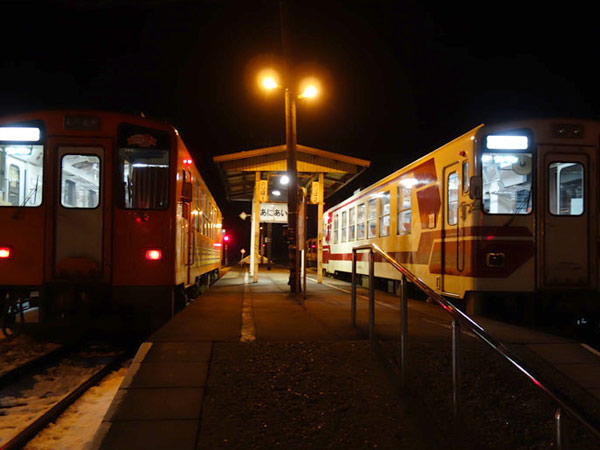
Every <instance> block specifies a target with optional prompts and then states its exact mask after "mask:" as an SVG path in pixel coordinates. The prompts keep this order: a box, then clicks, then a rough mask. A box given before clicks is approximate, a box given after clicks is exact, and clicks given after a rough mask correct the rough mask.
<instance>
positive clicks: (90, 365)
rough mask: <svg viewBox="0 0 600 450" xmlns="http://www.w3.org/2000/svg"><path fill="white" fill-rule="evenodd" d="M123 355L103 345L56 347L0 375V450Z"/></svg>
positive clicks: (19, 441)
mask: <svg viewBox="0 0 600 450" xmlns="http://www.w3.org/2000/svg"><path fill="white" fill-rule="evenodd" d="M125 357H126V353H125V352H120V351H118V352H116V351H114V350H111V349H109V348H106V347H78V348H66V347H60V348H58V349H55V350H53V351H51V352H50V353H49V354H46V355H43V356H40V357H37V358H34V359H33V360H31V361H28V362H26V363H25V364H22V365H20V366H18V367H16V368H15V369H13V370H11V371H10V372H7V373H5V374H4V375H2V377H0V450H12V449H20V448H23V447H24V446H25V445H26V444H27V442H28V441H30V440H31V439H32V438H34V437H35V436H36V435H37V434H38V433H40V432H41V431H42V430H43V429H44V428H45V427H46V426H47V425H48V424H49V423H51V422H53V421H55V420H56V419H57V418H58V417H59V416H60V415H61V414H62V413H63V412H64V411H65V410H66V409H67V408H68V407H69V406H70V405H71V404H73V403H74V402H75V401H76V400H77V399H78V398H80V397H81V396H82V395H83V394H84V393H85V392H86V391H87V390H88V389H90V388H91V387H93V386H95V385H96V384H97V383H99V382H100V380H102V379H103V378H104V377H105V376H106V375H108V374H109V373H110V372H112V371H113V370H115V369H116V368H117V367H118V366H119V365H120V363H121V362H122V361H123V360H124V358H125Z"/></svg>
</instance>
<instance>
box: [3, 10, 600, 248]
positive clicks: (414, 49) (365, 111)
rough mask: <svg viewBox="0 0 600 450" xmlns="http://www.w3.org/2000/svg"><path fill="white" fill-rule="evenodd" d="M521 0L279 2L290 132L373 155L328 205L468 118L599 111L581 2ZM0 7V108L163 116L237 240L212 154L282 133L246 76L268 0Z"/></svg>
mask: <svg viewBox="0 0 600 450" xmlns="http://www.w3.org/2000/svg"><path fill="white" fill-rule="evenodd" d="M532 3H535V4H534V5H529V2H519V3H517V2H514V3H512V2H490V3H484V4H482V3H479V5H480V6H479V7H478V8H474V7H473V6H471V5H469V4H467V3H464V4H461V3H460V2H445V3H444V4H443V6H440V5H437V4H436V3H430V2H423V1H394V2H392V1H375V0H371V1H320V2H313V1H289V2H288V6H287V11H288V16H289V22H288V23H287V27H286V30H287V32H288V35H289V37H290V43H291V49H292V52H291V53H292V54H291V56H292V63H293V67H294V68H295V70H296V71H297V73H303V72H305V71H307V72H313V73H316V74H317V75H318V76H319V77H320V79H322V80H323V83H324V86H323V93H324V95H323V96H322V97H321V98H320V99H319V101H318V102H315V103H311V104H310V105H309V104H303V103H299V104H298V142H299V143H300V144H304V145H308V146H311V147H316V148H320V149H323V150H329V151H334V152H340V153H343V154H346V155H352V156H357V157H360V158H364V159H368V160H370V161H371V162H372V164H371V168H370V169H369V170H368V171H367V173H365V174H364V175H363V176H361V177H360V179H358V180H356V181H355V182H354V183H353V184H352V186H349V187H348V188H347V189H345V190H344V191H342V192H340V193H339V195H337V196H336V197H335V198H332V199H331V201H330V202H329V204H328V206H331V205H332V204H333V203H336V202H337V201H340V200H341V199H342V198H343V197H344V196H347V195H348V194H350V193H351V192H352V191H354V190H355V189H357V188H359V187H366V186H368V185H369V184H371V183H373V182H374V181H376V180H378V179H379V178H381V177H383V176H385V175H387V174H389V173H391V172H393V171H395V170H397V169H398V168H400V167H402V166H403V165H405V164H407V163H409V162H410V161H412V160H414V159H416V158H417V157H420V156H422V155H424V154H425V153H427V152H429V151H431V150H433V149H435V148H436V147H437V146H439V145H442V144H443V143H445V142H447V141H449V140H451V139H453V138H455V137H457V136H459V135H461V134H463V133H465V132H467V131H468V130H470V129H471V128H473V127H475V126H477V125H479V124H480V123H490V122H496V121H501V120H513V119H519V118H524V117H532V116H533V117H548V116H561V117H585V118H598V115H599V113H600V103H599V94H598V89H597V83H598V78H599V77H598V75H599V73H598V72H599V70H598V53H599V52H598V43H599V39H598V37H599V36H598V34H599V33H598V25H597V21H598V20H597V17H596V16H597V15H596V13H595V11H594V10H593V9H592V8H593V6H592V5H593V4H592V3H588V4H585V3H578V2H559V3H553V4H550V3H538V2H532ZM586 5H589V6H586ZM0 7H1V9H0V11H2V21H1V25H0V29H1V33H2V34H1V35H2V41H3V45H2V51H1V55H2V56H1V60H0V114H2V115H4V114H12V113H15V112H22V111H28V110H33V109H47V108H61V107H69V108H70V107H82V108H99V109H111V110H119V111H125V112H143V113H144V114H146V115H147V116H149V117H155V118H159V119H164V120H166V121H168V122H170V123H171V124H173V125H174V126H175V127H176V128H177V129H178V130H179V131H180V133H181V136H182V137H183V139H184V141H185V142H186V144H187V145H188V147H189V149H190V151H191V152H192V154H193V155H194V158H195V160H196V163H197V164H198V165H199V167H200V169H201V172H202V174H203V176H204V178H205V179H206V181H207V183H208V184H209V186H211V190H212V191H213V194H214V195H215V197H216V198H217V200H218V202H219V204H220V206H221V209H222V210H223V212H224V227H225V228H227V229H228V230H231V235H232V241H233V243H232V245H231V247H232V249H231V253H230V254H231V255H237V254H239V253H238V252H239V248H241V247H242V246H244V247H245V248H246V249H248V245H249V223H248V221H247V222H245V223H244V222H242V221H241V220H240V219H239V218H238V217H237V215H238V214H239V212H241V211H242V210H246V211H247V212H249V211H250V209H249V205H247V204H234V203H228V202H227V201H226V199H225V195H224V194H225V193H224V188H223V182H222V180H221V179H220V178H219V176H218V173H217V170H216V167H215V165H214V164H213V163H212V157H213V156H214V155H219V154H224V153H232V152H237V151H241V150H249V149H255V148H261V147H265V146H271V145H279V144H283V143H284V142H285V123H284V108H283V97H282V96H281V95H280V96H269V97H267V96H266V95H265V94H263V93H260V92H259V91H258V89H257V88H256V84H255V80H254V76H255V73H256V70H257V68H258V67H260V66H261V64H263V63H264V62H265V61H272V60H274V59H276V58H277V57H278V56H281V30H280V11H279V2H278V1H264V0H262V1H261V0H257V1H250V0H246V1H237V2H236V1H219V0H204V1H203V0H194V1H176V0H173V1H168V0H164V1H159V0H155V1H146V2H140V1H116V0H81V1H70V0H63V1H60V0H53V1H52V0H51V1H46V2H33V1H28V0H19V1H2V2H0ZM312 213H313V214H314V211H313V212H312Z"/></svg>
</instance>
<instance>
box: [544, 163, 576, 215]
mask: <svg viewBox="0 0 600 450" xmlns="http://www.w3.org/2000/svg"><path fill="white" fill-rule="evenodd" d="M583 183H584V179H583V165H582V164H580V163H575V162H553V163H552V164H550V166H549V171H548V184H549V189H548V193H549V200H550V205H549V206H550V213H551V214H554V215H558V216H580V215H581V214H583V210H584V206H583V205H584V189H583V186H584V185H583Z"/></svg>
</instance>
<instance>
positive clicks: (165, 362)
mask: <svg viewBox="0 0 600 450" xmlns="http://www.w3.org/2000/svg"><path fill="white" fill-rule="evenodd" d="M287 279H288V272H287V271H286V270H285V269H283V268H274V269H273V270H271V271H266V270H263V269H262V268H261V271H260V272H259V282H258V283H252V279H251V278H250V277H249V275H248V273H247V271H246V270H244V268H240V267H234V268H231V269H230V270H229V271H228V272H227V273H226V274H225V275H224V276H222V277H221V279H220V280H219V281H218V282H217V283H215V284H214V285H213V286H212V287H211V288H210V289H209V290H208V291H207V292H205V293H204V294H202V295H201V296H200V297H198V298H197V299H196V300H195V301H194V302H192V303H191V304H190V305H189V306H188V307H187V308H185V309H184V310H183V311H181V312H180V313H178V314H177V315H176V316H175V317H174V318H173V319H172V320H171V321H169V322H168V323H167V324H165V325H164V326H163V327H162V328H161V329H159V330H158V331H157V332H156V333H154V334H153V335H151V336H150V338H149V339H148V341H147V342H144V343H143V344H142V345H141V346H140V348H139V350H138V352H137V355H136V356H135V359H134V361H133V362H132V364H131V366H130V368H129V371H128V373H127V376H126V377H125V379H124V381H123V383H122V384H121V386H120V388H119V390H118V392H117V394H116V396H115V398H114V400H113V402H112V404H111V406H110V408H109V410H108V412H107V413H106V416H105V417H104V420H103V422H102V425H101V426H100V428H99V430H98V432H97V433H96V436H95V440H94V445H93V448H95V449H138V448H139V449H163V448H164V449H221V448H223V449H225V448H230V449H265V448H285V449H324V448H340V449H342V448H343V449H362V448H365V449H367V448H378V449H388V448H389V449H392V448H393V449H430V448H431V449H433V448H451V447H452V446H451V445H449V443H448V439H449V437H448V436H449V435H448V432H449V431H448V430H449V428H445V425H443V424H444V422H448V420H447V419H448V418H449V416H448V415H447V414H448V413H449V411H451V401H450V399H449V397H450V396H451V388H450V387H449V386H451V384H449V383H451V381H452V373H451V363H449V354H450V352H449V348H450V339H449V336H450V321H449V317H448V316H447V314H446V313H445V312H444V311H443V310H442V309H441V308H439V307H438V306H436V305H434V304H430V303H426V302H423V301H416V300H410V301H409V312H408V315H409V330H408V332H409V351H408V358H409V366H410V370H411V372H410V373H411V374H414V378H411V380H413V379H414V380H415V383H413V385H415V386H417V387H416V391H417V392H416V393H415V395H413V394H412V393H411V392H410V390H407V389H406V388H404V389H403V388H402V387H401V386H400V384H399V377H398V373H397V371H396V370H395V366H394V360H395V359H394V356H393V355H394V352H396V351H397V341H398V338H399V334H400V330H399V299H398V298H397V297H394V296H392V295H389V294H385V293H383V292H377V294H376V299H377V301H376V311H375V315H376V334H377V336H378V338H379V342H380V343H379V344H376V345H374V344H372V343H370V342H369V340H368V339H367V329H368V304H367V301H366V292H365V290H359V296H358V297H359V300H358V302H357V326H356V327H353V326H352V325H351V323H350V294H349V293H350V285H349V284H348V283H345V282H343V281H340V280H333V279H331V278H325V280H324V283H323V284H318V283H317V282H316V276H315V275H309V276H308V281H307V295H306V299H304V298H297V297H296V296H294V295H293V294H290V293H289V288H288V285H287ZM480 323H481V324H482V325H483V326H484V327H485V329H486V330H487V331H488V332H490V333H491V334H492V335H493V336H495V337H496V338H498V339H499V340H501V341H503V342H505V343H506V344H507V345H508V346H509V347H510V348H511V350H513V351H515V353H517V354H518V356H519V357H520V358H521V359H522V360H523V361H525V362H526V363H527V364H530V365H531V366H533V367H534V369H535V370H536V371H537V372H538V373H540V374H541V375H543V377H544V379H548V380H549V381H551V382H552V383H553V384H555V385H557V386H558V387H560V388H561V389H564V390H565V392H567V393H568V395H569V397H571V398H573V399H574V400H575V401H577V403H578V404H581V405H582V406H583V407H585V408H586V411H588V412H589V413H590V414H598V416H599V417H600V356H599V354H598V353H596V352H595V351H594V350H593V349H591V348H589V347H586V346H583V345H581V344H579V343H577V342H573V341H569V340H567V339H564V338H560V337H556V336H552V335H548V334H544V333H540V332H536V331H531V330H527V329H523V328H519V327H516V326H511V325H506V324H502V323H499V322H494V321H491V320H486V319H481V320H480ZM464 336H465V337H464V338H463V339H462V341H464V344H465V345H464V354H465V364H464V376H463V385H464V386H465V387H463V394H464V397H465V409H466V408H469V409H471V410H472V411H471V412H473V414H474V418H472V419H466V420H469V421H470V422H471V424H474V423H476V421H477V420H479V419H480V418H482V417H483V416H486V415H489V414H488V410H489V409H490V403H494V402H497V403H503V402H504V401H505V399H507V398H511V397H514V396H515V395H517V394H519V395H520V394H523V395H524V396H525V400H524V402H525V403H527V405H528V406H527V408H526V409H528V410H530V412H531V413H532V417H530V418H523V417H522V414H521V413H519V414H521V416H519V417H520V419H518V420H517V419H514V415H511V414H512V413H510V412H509V413H507V414H509V416H510V417H511V419H510V422H511V423H510V425H511V427H510V431H508V430H509V428H508V425H509V424H508V422H509V420H508V419H506V427H505V426H504V423H503V422H501V420H504V419H498V418H497V417H496V416H493V417H491V418H490V417H488V419H489V420H491V422H492V425H491V429H493V430H494V431H490V432H489V433H488V432H486V431H482V432H481V433H475V432H471V431H470V432H469V433H468V434H469V435H470V436H471V438H472V439H473V440H472V441H471V444H473V445H472V448H478V446H477V442H478V440H480V439H489V440H491V441H494V440H495V439H496V440H497V441H498V442H497V447H495V446H494V444H493V442H492V444H491V445H490V447H489V448H516V447H514V444H515V442H518V441H519V439H524V438H523V433H524V432H523V431H522V430H523V429H528V430H529V429H530V428H531V424H532V423H536V424H538V423H539V422H540V417H538V416H539V412H540V411H542V412H544V413H547V416H548V417H543V420H542V422H543V421H546V422H549V424H550V425H549V431H548V430H546V429H544V430H542V431H541V433H542V435H541V437H537V436H533V437H531V436H529V437H527V439H528V443H529V444H531V442H530V441H531V440H537V441H539V440H540V439H541V440H543V439H546V438H547V440H548V441H547V442H551V441H552V439H553V432H552V416H553V413H554V409H552V408H553V406H552V403H548V402H547V400H546V398H545V397H544V395H543V394H539V397H540V398H538V391H539V390H535V389H533V388H531V386H529V385H530V384H531V383H530V382H529V380H526V379H525V377H523V376H522V375H521V374H518V373H516V371H514V370H512V369H507V370H508V372H504V370H505V368H503V367H502V364H503V363H504V361H499V360H498V359H495V356H494V355H493V354H492V353H493V352H490V351H489V350H486V349H482V348H480V347H478V344H477V342H476V340H475V339H473V338H472V337H468V333H465V335H464ZM390 355H391V356H390ZM439 355H442V356H441V357H439V358H438V356H439ZM482 355H485V356H482ZM421 369H424V372H427V373H429V374H430V375H431V378H429V379H427V378H426V377H425V376H422V375H421V374H420V370H421ZM513 376H514V377H515V379H517V380H518V381H516V382H514V383H512V382H511V377H513ZM494 377H496V378H494ZM497 378H500V379H501V380H498V379H497ZM521 382H522V384H523V386H522V385H521V384H519V383H521ZM501 383H508V386H507V387H506V390H502V389H500V388H498V389H497V388H496V384H498V385H499V384H501ZM490 386H492V387H493V389H492V391H493V392H491V393H490V392H488V391H490ZM480 387H482V389H486V390H485V395H491V396H492V397H491V400H490V399H482V398H481V395H480V394H478V391H477V389H479V388H480ZM422 392H426V393H427V395H428V396H429V403H428V401H427V399H425V400H424V399H423V398H422V397H421V396H420V394H419V393H422ZM427 395H425V397H427ZM522 402H523V401H519V402H518V403H519V405H520V406H522V404H521V403H522ZM519 405H517V406H519ZM503 406H504V405H503ZM477 408H481V412H480V413H479V412H478V410H477ZM444 418H445V419H446V420H445V421H444ZM495 421H498V422H496V423H495ZM450 422H451V421H450ZM520 422H522V423H520ZM440 424H442V425H441V426H440ZM499 424H500V425H499ZM536 426H537V425H536ZM544 427H546V425H544V424H543V423H542V428H544ZM450 428H451V427H450ZM505 428H506V429H505ZM494 433H497V435H496V434H494ZM511 433H512V434H511ZM534 434H535V433H534ZM511 439H512V440H511ZM537 441H536V442H537ZM588 443H589V442H588V441H586V443H585V444H582V445H581V446H580V447H579V448H588V447H586V445H588ZM542 445H543V444H542ZM592 445H593V444H592ZM468 446H469V445H465V446H463V448H467V447H468ZM479 448H484V447H479ZM528 448H533V447H528ZM536 448H537V447H536ZM589 448H593V447H589Z"/></svg>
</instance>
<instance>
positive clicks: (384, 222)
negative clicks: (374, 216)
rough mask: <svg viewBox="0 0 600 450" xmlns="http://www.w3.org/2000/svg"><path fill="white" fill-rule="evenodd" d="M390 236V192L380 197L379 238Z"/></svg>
mask: <svg viewBox="0 0 600 450" xmlns="http://www.w3.org/2000/svg"><path fill="white" fill-rule="evenodd" d="M389 235H390V191H386V192H384V193H383V194H382V195H381V197H379V236H382V237H385V236H389Z"/></svg>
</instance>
